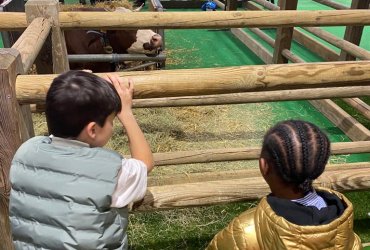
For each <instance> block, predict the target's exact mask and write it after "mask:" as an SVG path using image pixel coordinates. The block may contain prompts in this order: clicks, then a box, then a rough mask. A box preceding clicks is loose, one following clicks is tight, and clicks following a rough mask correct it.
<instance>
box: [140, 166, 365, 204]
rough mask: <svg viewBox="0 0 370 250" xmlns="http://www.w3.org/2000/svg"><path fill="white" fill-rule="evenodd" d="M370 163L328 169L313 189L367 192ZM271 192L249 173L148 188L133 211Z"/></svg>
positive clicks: (254, 175) (210, 202)
mask: <svg viewBox="0 0 370 250" xmlns="http://www.w3.org/2000/svg"><path fill="white" fill-rule="evenodd" d="M369 170H370V163H369V162H366V163H364V164H361V165H358V166H351V167H348V168H346V167H337V168H335V167H334V168H328V169H327V170H325V172H324V173H323V174H322V175H321V176H320V177H319V178H318V179H316V180H315V182H314V186H315V187H319V186H321V187H327V188H332V189H335V190H338V191H341V192H343V191H353V190H369V189H370V171H369ZM269 192H270V190H269V187H268V185H267V184H266V182H265V181H264V180H263V178H262V177H261V176H256V173H255V174H251V176H242V178H236V179H235V178H232V179H224V180H209V181H204V180H201V182H190V183H183V184H175V185H163V186H151V187H148V191H147V193H146V195H145V197H144V199H143V200H142V201H140V202H138V203H136V204H135V205H134V207H133V209H134V211H147V210H153V209H174V208H181V207H191V206H204V205H213V204H220V203H230V202H236V201H243V200H256V199H258V198H261V197H263V196H265V195H267V194H268V193H269Z"/></svg>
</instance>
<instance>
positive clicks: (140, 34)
mask: <svg viewBox="0 0 370 250" xmlns="http://www.w3.org/2000/svg"><path fill="white" fill-rule="evenodd" d="M115 11H116V12H124V13H127V12H131V10H129V9H126V8H123V7H117V8H116V10H115ZM108 35H109V37H108V38H109V40H110V42H111V44H112V47H113V50H114V51H115V53H125V52H127V53H131V54H136V53H139V54H154V53H156V51H157V49H159V48H160V47H161V46H162V37H161V36H160V35H159V34H157V33H155V32H153V31H152V30H140V29H139V30H117V31H109V33H108ZM115 43H117V44H115ZM115 45H116V46H115ZM115 47H117V48H119V47H120V48H127V49H126V51H117V49H115ZM118 50H119V49H118Z"/></svg>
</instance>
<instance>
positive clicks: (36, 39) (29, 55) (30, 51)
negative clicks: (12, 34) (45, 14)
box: [12, 17, 51, 72]
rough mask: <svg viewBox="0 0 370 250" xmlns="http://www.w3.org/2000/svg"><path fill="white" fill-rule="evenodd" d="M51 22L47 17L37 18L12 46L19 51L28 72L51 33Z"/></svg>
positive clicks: (24, 67)
mask: <svg viewBox="0 0 370 250" xmlns="http://www.w3.org/2000/svg"><path fill="white" fill-rule="evenodd" d="M50 29H51V24H50V22H49V21H48V20H47V19H44V18H41V17H39V18H36V19H34V20H33V21H32V23H31V24H30V25H29V26H28V27H27V29H26V30H25V31H24V32H23V33H22V35H21V36H20V37H19V39H18V40H17V41H16V42H15V44H14V45H13V46H12V48H14V49H16V50H18V51H19V53H20V54H21V57H22V63H23V69H24V71H25V72H27V71H28V70H29V69H30V68H31V66H32V64H33V63H34V61H35V59H36V57H37V56H38V54H39V52H40V50H41V48H42V46H43V45H44V42H45V40H46V38H47V36H48V35H49V32H50Z"/></svg>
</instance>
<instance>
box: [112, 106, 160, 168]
mask: <svg viewBox="0 0 370 250" xmlns="http://www.w3.org/2000/svg"><path fill="white" fill-rule="evenodd" d="M118 119H119V120H120V121H121V123H122V125H123V127H124V128H125V129H126V133H127V137H128V141H129V147H130V152H131V157H133V158H135V159H138V160H141V161H143V162H144V163H145V165H146V166H147V168H148V172H150V171H151V170H152V169H153V167H154V160H153V154H152V151H151V149H150V146H149V144H148V142H147V140H146V139H145V137H144V134H143V132H142V131H141V129H140V127H139V125H138V124H137V121H136V119H135V116H134V114H133V113H132V110H130V111H125V112H122V111H121V113H120V114H118Z"/></svg>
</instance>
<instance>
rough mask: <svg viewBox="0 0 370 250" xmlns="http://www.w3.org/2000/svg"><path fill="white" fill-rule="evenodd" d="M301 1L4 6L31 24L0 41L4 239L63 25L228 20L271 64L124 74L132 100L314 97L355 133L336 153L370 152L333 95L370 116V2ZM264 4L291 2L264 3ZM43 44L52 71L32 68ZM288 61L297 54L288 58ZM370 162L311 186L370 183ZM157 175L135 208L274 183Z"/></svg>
mask: <svg viewBox="0 0 370 250" xmlns="http://www.w3.org/2000/svg"><path fill="white" fill-rule="evenodd" d="M297 2H298V1H297V0H289V1H288V0H285V1H284V0H281V1H279V7H278V6H276V5H272V4H270V3H268V2H267V1H263V0H253V1H247V2H245V3H244V7H245V8H246V9H248V10H253V11H235V10H236V8H237V5H238V3H237V1H235V0H228V1H227V3H222V2H218V1H217V4H218V5H219V6H221V7H222V8H225V9H226V10H228V11H216V12H204V13H202V15H199V14H198V13H195V12H182V13H181V14H180V13H175V12H145V13H134V14H133V13H126V14H125V15H121V14H120V13H96V12H95V13H89V12H73V13H72V12H59V11H58V3H57V2H55V1H50V0H29V1H28V2H27V4H26V8H25V13H11V12H8V13H6V12H4V13H0V30H1V31H10V30H25V31H24V32H23V34H22V36H21V37H20V38H19V39H18V40H17V42H16V43H15V44H14V45H13V46H12V47H11V48H7V49H1V50H0V51H1V53H0V58H1V59H0V74H1V87H0V91H1V95H0V98H1V105H0V109H1V110H0V115H1V118H0V135H1V137H0V138H1V153H2V154H1V158H0V163H1V165H0V168H1V177H0V188H1V189H0V190H1V200H0V211H1V214H0V242H2V245H1V246H0V247H1V248H3V249H11V248H12V243H11V234H10V227H9V221H8V196H9V192H10V184H9V180H8V174H9V169H10V164H11V159H12V157H13V155H14V153H15V151H16V150H17V148H18V147H19V146H20V144H21V143H22V142H23V141H25V140H27V139H28V138H30V137H32V136H33V135H34V130H33V123H32V118H31V111H30V106H29V105H30V104H39V103H40V104H42V103H43V102H44V101H45V96H46V92H47V89H48V87H49V85H50V83H51V81H52V79H53V78H54V77H55V76H56V74H59V73H61V72H64V71H66V70H68V57H67V53H66V49H65V44H64V40H63V30H65V29H98V30H99V29H112V28H113V27H114V29H124V28H125V29H127V28H128V29H130V28H145V29H146V28H151V29H208V28H230V29H231V32H232V33H233V34H234V35H235V36H236V37H238V39H240V40H241V41H242V42H243V43H244V44H245V45H247V46H248V47H249V48H250V50H252V51H253V52H254V53H255V54H257V55H258V56H259V57H260V58H261V59H262V60H263V61H264V62H265V63H266V64H267V65H259V66H240V67H218V68H204V69H178V70H161V71H150V72H142V71H141V72H124V73H119V74H120V75H121V76H130V77H131V78H133V80H134V81H135V100H134V107H169V106H171V107H173V106H199V105H219V104H236V103H252V102H273V101H285V100H310V102H311V103H312V105H314V106H315V107H316V108H317V109H318V110H320V111H321V112H322V113H323V114H325V115H326V116H327V117H328V119H330V120H331V121H332V123H333V124H335V125H336V126H337V127H339V128H340V129H341V130H342V131H343V132H344V133H345V134H346V135H347V136H348V137H349V138H350V139H351V140H352V141H351V142H340V143H333V145H332V154H333V155H337V154H355V153H369V152H370V140H369V139H370V131H369V130H368V129H366V128H365V127H364V126H363V125H362V124H360V123H359V122H358V121H357V120H355V119H354V118H353V117H351V116H350V115H349V114H347V113H346V112H344V111H343V110H342V109H341V108H339V107H338V106H337V105H336V104H335V103H334V102H333V101H331V100H329V99H328V98H344V100H345V102H347V103H349V104H350V105H352V106H354V107H355V108H356V109H358V110H359V112H360V113H362V114H363V115H364V116H365V117H367V118H368V119H369V112H370V108H369V106H368V105H367V104H366V103H363V102H362V101H361V100H360V99H359V97H363V96H369V95H370V61H369V60H370V52H368V51H366V50H364V49H362V48H360V47H359V46H358V44H359V42H360V39H361V33H362V28H363V26H365V25H369V24H370V10H365V9H367V8H368V7H369V3H370V1H369V0H353V1H352V6H351V7H352V9H348V8H346V7H345V6H341V5H338V4H334V2H332V1H329V0H321V1H319V0H317V2H320V3H324V4H328V5H329V6H331V7H334V8H336V9H340V10H328V11H296V8H297ZM152 6H154V9H156V7H155V6H157V9H158V6H159V5H158V2H153V3H152ZM225 6H226V7H225ZM266 9H271V10H279V9H281V10H286V11H262V10H266ZM354 9H356V10H354ZM108 17H109V18H108ZM272 20H273V21H272ZM339 25H345V26H348V27H347V29H346V33H345V37H344V39H338V38H336V37H333V36H331V35H330V34H328V33H327V32H325V31H323V30H321V29H320V28H317V27H316V26H339ZM265 27H278V30H277V36H276V39H275V40H273V39H272V38H270V37H268V36H266V35H265V34H264V33H263V32H262V31H261V30H260V28H265ZM293 27H303V28H304V29H305V30H306V31H308V32H311V33H313V34H315V35H316V36H319V37H320V38H322V39H323V40H325V41H327V42H329V43H331V44H333V45H335V46H337V47H338V48H340V49H341V50H342V51H341V53H340V54H338V53H336V52H335V51H333V50H331V49H330V48H328V47H326V46H324V45H323V44H321V43H319V42H317V41H315V40H314V39H312V38H311V37H310V36H308V35H307V34H306V33H303V32H300V31H298V30H296V29H293ZM242 28H250V31H251V32H253V33H254V34H256V35H257V36H259V37H260V38H261V39H263V40H264V41H265V42H266V43H267V44H269V45H271V46H272V47H274V53H270V52H269V51H268V50H266V48H264V47H263V46H262V45H261V44H260V43H258V42H257V41H256V40H255V39H253V37H251V36H250V35H248V34H247V33H246V32H245V31H244V30H243V29H242ZM49 36H50V38H48V37H49ZM48 39H51V44H52V46H43V45H44V43H45V41H47V40H48ZM292 39H295V40H296V41H298V42H299V43H301V44H302V45H304V46H306V47H308V48H309V49H311V50H312V51H313V52H314V53H316V54H318V55H320V56H321V57H322V58H324V59H325V60H326V61H329V62H324V63H305V62H304V61H303V59H301V58H300V57H298V56H297V55H295V54H293V53H292V52H291V51H290V46H291V42H292ZM51 48H52V49H51ZM45 50H52V54H53V56H52V64H53V72H54V74H52V75H27V74H26V73H27V72H28V70H29V69H30V67H31V66H32V64H33V63H34V62H35V60H36V58H37V56H38V55H39V53H46V52H45ZM356 59H359V60H358V61H356ZM289 61H290V62H293V63H290V64H288V62H289ZM36 63H37V61H36ZM259 152H260V148H259V147H245V148H229V149H212V150H198V151H179V152H172V153H156V154H155V162H156V165H157V166H164V165H177V164H187V163H205V162H217V161H237V160H250V159H258V157H259ZM369 170H370V162H368V161H366V162H357V163H345V164H335V165H330V166H328V167H327V169H326V171H325V172H324V174H323V175H322V176H320V178H318V180H317V181H316V182H315V185H316V186H324V187H329V188H332V189H335V190H339V191H351V190H368V189H369V188H370V171H369ZM154 183H155V184H154V185H153V186H150V187H149V188H148V191H147V194H146V196H145V197H144V199H143V200H142V201H141V202H140V203H138V204H136V205H135V206H134V208H133V210H134V211H148V210H154V209H174V208H181V207H190V206H203V205H210V204H218V203H228V202H235V201H242V200H254V199H258V198H260V197H262V196H264V195H266V194H267V193H268V192H269V189H268V186H267V184H266V183H265V182H264V181H263V179H262V177H260V174H259V171H258V170H257V169H245V170H238V171H228V172H222V173H220V172H219V173H217V172H214V173H201V174H191V175H188V176H187V177H186V178H185V177H184V178H176V177H173V176H167V177H163V178H161V179H160V180H158V181H157V182H154ZM200 183H202V184H201V185H200ZM246 183H247V184H248V185H245V184H246Z"/></svg>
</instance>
